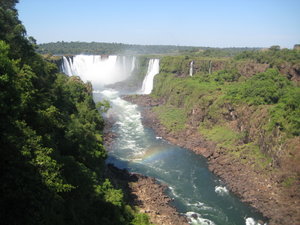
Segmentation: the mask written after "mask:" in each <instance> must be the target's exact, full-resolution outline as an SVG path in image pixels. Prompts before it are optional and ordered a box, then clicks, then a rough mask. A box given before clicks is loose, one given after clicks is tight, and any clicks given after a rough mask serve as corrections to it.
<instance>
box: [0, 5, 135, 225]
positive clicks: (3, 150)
mask: <svg viewBox="0 0 300 225" xmlns="http://www.w3.org/2000/svg"><path fill="white" fill-rule="evenodd" d="M16 2H17V1H13V0H11V1H1V2H0V88H1V93H0V107H1V110H0V129H1V137H0V171H1V174H0V180H1V182H0V190H1V193H2V196H1V200H0V220H1V223H2V224H30V225H34V224H61V225H63V224H88V225H92V224H108V225H109V224H114V225H115V224H122V225H123V224H125V225H126V224H131V223H132V220H134V218H135V215H136V212H135V211H134V210H129V209H128V208H130V207H129V206H126V204H125V202H124V200H123V193H122V191H121V190H117V189H115V188H114V187H113V186H112V185H111V183H110V181H109V180H107V179H105V177H104V172H103V167H104V160H105V158H106V151H105V149H104V147H103V143H102V130H103V124H104V123H103V118H102V117H101V116H100V113H99V112H98V111H97V109H96V106H95V103H94V101H93V98H92V89H91V86H90V84H84V83H83V82H82V81H81V80H80V79H79V78H78V77H67V76H66V75H63V74H59V73H57V72H58V69H57V67H56V66H55V65H53V64H51V63H49V62H46V61H44V60H43V59H42V57H41V56H40V55H38V54H36V53H35V52H34V49H35V46H34V42H35V41H34V39H32V38H30V37H27V36H26V31H25V28H24V27H23V25H22V24H21V23H20V21H19V20H18V17H17V11H16V9H15V3H16ZM101 107H102V110H105V109H106V108H107V107H108V104H107V103H106V102H103V103H102V106H101ZM137 215H138V214H137Z"/></svg>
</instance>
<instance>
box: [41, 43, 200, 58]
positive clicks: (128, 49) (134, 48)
mask: <svg viewBox="0 0 300 225" xmlns="http://www.w3.org/2000/svg"><path fill="white" fill-rule="evenodd" d="M194 48H195V47H190V46H175V45H130V44H122V43H102V42H91V43H87V42H64V41H62V42H56V43H45V44H40V45H38V50H37V51H38V53H41V54H54V55H57V54H62V55H66V54H82V53H84V54H95V55H99V54H108V55H109V54H110V55H111V54H131V55H132V54H166V53H178V52H182V51H187V50H193V49H194Z"/></svg>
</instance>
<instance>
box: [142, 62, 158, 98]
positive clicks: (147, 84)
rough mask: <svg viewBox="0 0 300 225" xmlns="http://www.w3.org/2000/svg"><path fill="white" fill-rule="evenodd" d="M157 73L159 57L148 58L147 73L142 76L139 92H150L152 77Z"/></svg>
mask: <svg viewBox="0 0 300 225" xmlns="http://www.w3.org/2000/svg"><path fill="white" fill-rule="evenodd" d="M158 73H159V59H150V60H149V64H148V70H147V74H146V76H145V78H144V81H143V85H142V89H141V91H140V93H141V94H146V95H148V94H150V93H151V91H152V89H153V79H154V76H155V75H156V74H158Z"/></svg>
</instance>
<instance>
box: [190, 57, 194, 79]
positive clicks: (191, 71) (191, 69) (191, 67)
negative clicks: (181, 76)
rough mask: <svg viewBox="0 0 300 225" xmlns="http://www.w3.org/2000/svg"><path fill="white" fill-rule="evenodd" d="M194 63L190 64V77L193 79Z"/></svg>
mask: <svg viewBox="0 0 300 225" xmlns="http://www.w3.org/2000/svg"><path fill="white" fill-rule="evenodd" d="M193 67H194V61H192V62H190V76H191V77H192V76H193V72H194V71H193V70H194V68H193Z"/></svg>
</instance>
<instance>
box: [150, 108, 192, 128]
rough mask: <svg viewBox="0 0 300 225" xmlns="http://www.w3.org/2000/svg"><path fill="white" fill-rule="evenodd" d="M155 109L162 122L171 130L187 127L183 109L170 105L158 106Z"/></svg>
mask: <svg viewBox="0 0 300 225" xmlns="http://www.w3.org/2000/svg"><path fill="white" fill-rule="evenodd" d="M154 111H155V112H156V113H157V115H158V116H159V119H160V121H161V122H162V124H163V125H164V126H165V127H166V128H168V129H169V130H170V131H179V130H182V129H183V128H184V127H185V122H186V120H185V119H186V116H185V115H184V112H183V111H182V110H181V109H178V108H174V107H170V106H167V107H164V106H158V107H156V108H155V109H154Z"/></svg>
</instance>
